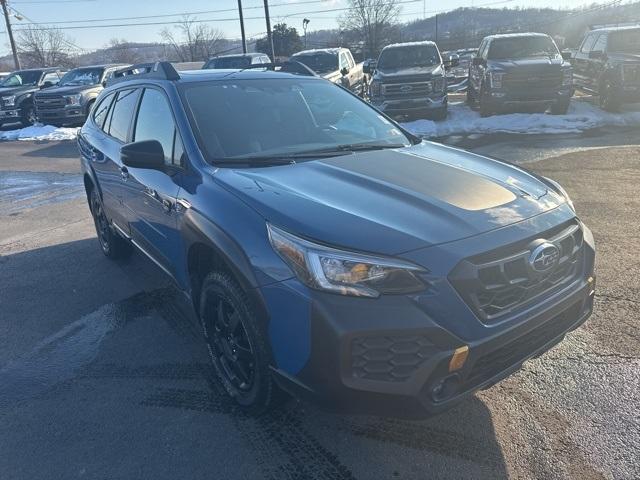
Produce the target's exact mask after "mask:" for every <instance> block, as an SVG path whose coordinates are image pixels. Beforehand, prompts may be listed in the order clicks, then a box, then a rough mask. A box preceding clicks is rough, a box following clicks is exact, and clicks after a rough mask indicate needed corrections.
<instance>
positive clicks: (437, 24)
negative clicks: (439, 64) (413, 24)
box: [436, 13, 438, 43]
mask: <svg viewBox="0 0 640 480" xmlns="http://www.w3.org/2000/svg"><path fill="white" fill-rule="evenodd" d="M436 43H438V14H437V13H436Z"/></svg>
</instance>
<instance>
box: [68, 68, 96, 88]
mask: <svg viewBox="0 0 640 480" xmlns="http://www.w3.org/2000/svg"><path fill="white" fill-rule="evenodd" d="M103 73H104V69H103V68H77V69H75V70H71V71H70V72H68V73H67V74H65V76H64V77H62V79H61V80H60V86H67V85H69V86H70V85H97V84H98V83H100V80H101V79H102V74H103Z"/></svg>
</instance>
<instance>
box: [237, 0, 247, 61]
mask: <svg viewBox="0 0 640 480" xmlns="http://www.w3.org/2000/svg"><path fill="white" fill-rule="evenodd" d="M238 13H239V14H240V32H241V33H242V53H247V37H246V36H245V34H244V16H243V15H242V0H238Z"/></svg>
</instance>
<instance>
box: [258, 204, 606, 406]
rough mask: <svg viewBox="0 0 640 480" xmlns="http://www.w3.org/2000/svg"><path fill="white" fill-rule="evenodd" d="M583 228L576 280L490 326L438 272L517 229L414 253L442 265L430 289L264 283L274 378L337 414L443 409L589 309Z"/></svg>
mask: <svg viewBox="0 0 640 480" xmlns="http://www.w3.org/2000/svg"><path fill="white" fill-rule="evenodd" d="M566 214H567V215H570V213H569V212H567V213H566ZM563 215H564V214H563ZM543 217H545V215H542V216H539V217H536V218H535V219H533V220H531V221H527V223H530V224H531V227H532V228H533V229H534V230H533V231H534V232H536V231H537V232H540V231H541V230H539V229H538V228H539V226H540V225H542V224H545V222H547V220H545V219H544V218H543ZM520 227H523V226H522V225H520ZM582 227H583V229H584V230H583V232H584V237H585V245H584V247H583V253H582V254H581V260H580V267H579V269H578V270H577V271H576V274H575V277H572V279H571V280H570V281H568V282H567V283H565V284H563V285H562V287H561V288H558V289H555V290H553V291H551V292H550V293H549V294H546V295H545V296H544V297H543V298H540V299H538V300H536V301H535V302H533V303H532V304H530V305H527V306H523V307H522V308H520V309H518V310H516V311H514V312H513V314H509V315H508V316H507V317H505V318H503V319H502V320H501V321H500V322H497V323H491V324H483V322H481V321H480V320H479V319H478V317H476V316H475V315H474V314H473V313H472V312H471V311H470V309H469V307H468V306H467V304H466V303H465V302H464V301H463V300H462V298H461V297H460V296H459V294H458V293H457V292H456V291H455V290H454V289H453V287H452V285H451V284H450V283H449V281H448V280H446V279H443V274H444V277H446V275H448V272H449V271H451V266H453V265H456V264H458V263H459V262H460V260H461V259H462V258H466V256H468V255H474V254H476V251H474V250H473V249H474V248H475V249H478V252H480V251H482V250H486V248H485V246H486V245H494V246H495V245H496V243H495V242H496V240H501V241H502V242H505V241H509V242H511V241H513V240H518V238H519V237H520V236H521V234H522V233H521V232H520V233H519V232H518V228H514V229H508V230H499V231H494V232H491V233H488V234H484V235H482V236H480V237H474V238H472V239H466V240H461V241H458V242H453V243H452V244H448V245H443V246H442V247H433V248H435V250H432V251H431V253H428V252H416V253H415V254H412V255H415V257H414V258H413V259H415V260H417V259H418V258H422V259H425V258H426V257H424V256H422V255H430V258H432V259H433V258H434V257H440V258H443V259H445V263H446V265H445V264H443V265H442V266H436V265H435V263H433V265H434V270H433V271H432V272H431V274H430V275H432V274H433V277H429V283H430V284H431V285H433V287H432V288H430V289H429V290H427V291H426V292H423V293H421V294H416V295H406V296H391V295H389V296H383V297H380V298H378V299H365V298H356V297H345V296H340V295H334V294H328V293H323V292H318V291H311V290H308V289H306V288H305V287H302V286H301V284H300V283H299V282H298V281H297V280H295V279H292V280H288V281H286V282H282V283H280V284H274V285H270V286H267V287H262V291H263V294H264V296H265V299H266V302H267V304H268V306H269V309H270V310H271V315H270V316H271V318H272V321H271V325H270V337H271V342H272V347H273V349H274V354H275V358H276V364H277V367H274V371H275V373H276V378H277V379H278V382H279V384H280V385H281V386H282V387H283V388H284V389H285V390H288V391H290V392H291V393H293V394H295V395H297V396H299V397H302V398H306V399H309V400H311V401H313V402H315V403H319V404H321V405H323V406H324V407H325V408H328V409H330V410H335V411H340V412H354V413H370V414H380V415H390V416H409V417H422V416H425V415H433V414H437V413H440V412H442V411H444V410H446V409H448V408H450V407H451V406H452V405H453V404H455V403H457V402H459V401H460V400H462V399H464V398H465V397H467V396H469V395H471V394H473V392H475V391H477V390H480V389H485V388H488V387H490V386H492V385H493V384H495V383H497V382H499V381H500V380H502V379H503V378H505V377H507V376H508V375H510V374H511V373H513V372H514V371H516V370H518V369H519V368H520V367H521V366H522V364H523V362H525V361H526V360H528V359H530V358H532V357H535V356H538V355H540V354H541V353H543V352H545V351H546V350H548V349H549V348H551V347H552V346H553V345H555V344H556V343H558V342H560V341H561V340H562V339H563V338H564V336H565V335H566V333H567V332H570V331H572V330H574V329H575V328H577V327H578V326H580V325H581V324H582V323H583V322H584V321H585V320H586V319H587V318H588V317H589V316H590V314H591V312H592V309H593V299H594V292H595V280H594V274H593V267H594V259H595V250H594V247H593V237H592V235H591V233H590V231H589V230H588V229H587V228H586V227H584V226H582ZM509 231H510V233H509ZM528 234H529V235H530V234H531V232H529V233H528ZM482 244H484V245H485V246H482ZM493 248H495V247H493ZM427 250H428V249H427ZM461 255H462V256H461ZM446 257H451V261H450V262H449V260H448V259H447V258H446ZM417 263H419V264H425V262H424V261H421V262H417ZM439 269H440V270H441V271H437V270H439ZM273 319H275V320H273ZM281 319H286V320H284V321H283V320H281ZM307 320H308V321H307ZM278 330H279V331H278ZM461 347H468V349H469V350H468V357H467V359H466V362H465V363H464V365H463V366H462V368H460V369H455V370H452V371H450V362H451V360H452V357H453V355H454V352H455V351H456V350H457V349H460V348H461Z"/></svg>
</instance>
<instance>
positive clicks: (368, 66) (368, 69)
mask: <svg viewBox="0 0 640 480" xmlns="http://www.w3.org/2000/svg"><path fill="white" fill-rule="evenodd" d="M377 66H378V62H377V61H376V60H369V61H368V62H365V63H364V65H363V66H362V71H363V73H366V74H367V75H371V74H373V72H375V70H376V67H377Z"/></svg>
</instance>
